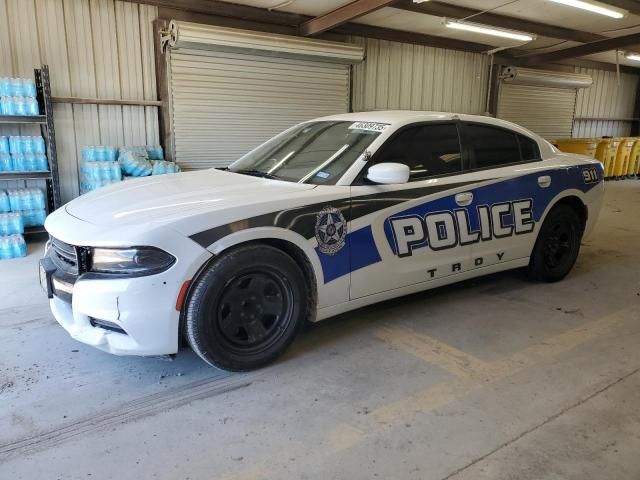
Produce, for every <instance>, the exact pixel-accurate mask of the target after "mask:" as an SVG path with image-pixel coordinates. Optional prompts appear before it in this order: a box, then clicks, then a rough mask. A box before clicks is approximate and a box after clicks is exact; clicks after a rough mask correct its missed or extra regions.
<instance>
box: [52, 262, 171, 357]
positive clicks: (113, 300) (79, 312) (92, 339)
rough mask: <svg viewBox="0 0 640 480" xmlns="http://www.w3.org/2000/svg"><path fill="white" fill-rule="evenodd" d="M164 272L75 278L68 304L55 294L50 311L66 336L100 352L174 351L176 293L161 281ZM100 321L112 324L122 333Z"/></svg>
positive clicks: (142, 353)
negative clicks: (95, 278) (115, 277)
mask: <svg viewBox="0 0 640 480" xmlns="http://www.w3.org/2000/svg"><path fill="white" fill-rule="evenodd" d="M166 273H168V272H166ZM163 276H164V275H154V276H150V277H141V278H135V279H108V280H83V279H82V277H80V278H79V279H78V280H77V281H76V282H75V284H74V285H73V286H72V295H71V303H69V302H68V301H66V300H67V299H66V298H64V299H63V298H62V297H61V296H56V294H54V297H53V298H52V299H51V300H50V306H51V311H52V313H53V315H54V317H55V318H56V320H57V321H58V323H59V324H60V325H61V326H62V327H63V328H64V329H65V330H66V331H67V332H68V333H69V334H70V335H71V337H73V338H74V339H76V340H78V341H80V342H82V343H86V344H87V345H91V346H92V347H96V348H98V349H100V350H103V351H105V352H108V353H112V354H115V355H167V354H172V353H176V352H177V351H178V337H179V335H178V329H179V323H180V313H179V312H178V311H176V308H175V302H176V298H177V295H178V293H177V291H175V290H174V289H173V288H170V287H169V282H167V281H166V280H162V278H163ZM54 278H55V277H54ZM100 325H103V326H100ZM104 325H113V326H114V327H117V328H116V329H119V330H121V332H123V333H121V332H120V331H114V329H113V328H104Z"/></svg>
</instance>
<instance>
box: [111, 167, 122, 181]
mask: <svg viewBox="0 0 640 480" xmlns="http://www.w3.org/2000/svg"><path fill="white" fill-rule="evenodd" d="M110 166H111V178H113V180H115V181H117V182H119V181H120V180H122V169H121V168H120V164H119V163H118V162H111V165H110Z"/></svg>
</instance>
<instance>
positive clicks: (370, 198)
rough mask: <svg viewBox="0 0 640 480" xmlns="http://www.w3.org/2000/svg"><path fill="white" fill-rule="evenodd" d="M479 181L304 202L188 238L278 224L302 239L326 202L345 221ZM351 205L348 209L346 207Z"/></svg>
mask: <svg viewBox="0 0 640 480" xmlns="http://www.w3.org/2000/svg"><path fill="white" fill-rule="evenodd" d="M491 180H494V179H489V180H482V181H481V182H482V183H484V182H485V181H491ZM481 182H479V181H469V182H460V183H455V184H448V185H433V186H430V187H417V188H408V189H406V190H400V191H393V192H382V193H374V194H371V195H362V196H359V197H353V198H342V199H337V200H331V201H327V202H321V203H314V204H312V205H304V206H301V207H295V208H289V209H286V210H279V211H277V212H273V213H266V214H264V215H257V216H255V217H250V218H247V219H244V220H238V221H236V222H232V223H228V224H226V225H220V226H219V227H213V228H210V229H208V230H204V231H202V232H198V233H194V234H193V235H191V236H190V237H189V238H191V240H193V241H194V242H196V243H198V244H199V245H201V246H202V247H204V248H207V247H208V246H209V245H212V244H213V243H215V242H217V241H218V240H220V239H221V238H224V237H226V236H227V235H230V234H232V233H235V232H238V231H240V230H246V229H250V228H257V227H281V228H286V229H288V230H292V231H294V232H296V233H298V234H300V235H302V236H303V237H304V238H313V237H314V236H315V226H316V215H317V213H318V212H319V211H320V210H322V209H323V208H324V207H326V206H327V205H331V206H332V207H334V208H337V209H338V210H340V211H341V212H342V214H343V215H344V217H345V218H346V219H347V220H348V221H353V220H356V219H358V218H361V217H364V216H366V215H370V214H371V213H374V212H377V211H379V210H384V209H385V208H389V207H393V206H395V205H398V204H401V203H405V202H408V201H410V200H416V199H418V198H420V197H426V196H428V195H434V194H436V193H439V192H443V191H446V190H453V189H456V188H460V187H464V186H466V185H471V184H476V183H481ZM349 206H351V208H349Z"/></svg>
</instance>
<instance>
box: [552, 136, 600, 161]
mask: <svg viewBox="0 0 640 480" xmlns="http://www.w3.org/2000/svg"><path fill="white" fill-rule="evenodd" d="M599 141H600V140H599V139H598V138H558V139H556V141H555V142H554V144H555V145H556V146H557V147H558V148H559V149H560V150H562V151H563V152H567V153H577V154H580V155H586V156H588V157H591V158H595V155H596V150H597V148H598V142H599Z"/></svg>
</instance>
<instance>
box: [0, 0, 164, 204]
mask: <svg viewBox="0 0 640 480" xmlns="http://www.w3.org/2000/svg"><path fill="white" fill-rule="evenodd" d="M156 17H157V9H156V7H153V6H147V5H137V4H134V3H129V2H121V1H114V0H0V76H19V77H27V76H28V77H31V78H33V69H34V68H35V67H38V66H39V65H41V64H43V63H46V64H48V65H49V68H50V71H51V82H52V85H51V87H52V93H53V95H54V96H61V97H84V98H103V99H127V100H155V99H156V98H157V92H156V78H155V65H154V52H153V30H152V22H153V20H155V18H156ZM54 121H55V128H56V139H57V145H58V162H59V167H60V183H61V187H62V198H63V201H68V200H70V199H71V198H73V197H75V196H76V195H78V159H79V158H80V150H81V148H82V147H83V146H86V145H95V144H110V145H125V144H129V145H131V144H138V145H143V144H157V143H158V142H159V140H158V112H157V107H141V106H111V105H101V106H97V105H78V104H76V105H70V104H56V105H55V106H54ZM2 132H3V134H18V133H23V134H30V133H31V132H33V131H32V130H28V129H25V128H24V127H21V130H18V129H16V128H15V127H12V128H9V129H7V128H4V129H3V130H2ZM34 133H35V132H34Z"/></svg>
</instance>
